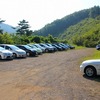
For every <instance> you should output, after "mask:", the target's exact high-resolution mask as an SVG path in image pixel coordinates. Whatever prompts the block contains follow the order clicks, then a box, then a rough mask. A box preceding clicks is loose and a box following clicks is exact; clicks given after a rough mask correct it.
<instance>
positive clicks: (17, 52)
mask: <svg viewBox="0 0 100 100" xmlns="http://www.w3.org/2000/svg"><path fill="white" fill-rule="evenodd" d="M0 46H1V47H3V48H5V49H6V50H10V51H11V52H12V53H13V58H17V57H23V58H26V52H25V51H24V50H22V49H20V48H18V47H17V46H15V45H10V44H0Z"/></svg>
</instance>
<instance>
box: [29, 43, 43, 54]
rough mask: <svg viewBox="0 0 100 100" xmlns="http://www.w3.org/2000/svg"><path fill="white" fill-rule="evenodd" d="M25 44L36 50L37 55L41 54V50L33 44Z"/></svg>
mask: <svg viewBox="0 0 100 100" xmlns="http://www.w3.org/2000/svg"><path fill="white" fill-rule="evenodd" d="M27 45H28V46H30V47H31V48H33V49H34V50H36V51H37V53H38V54H39V55H41V54H42V53H43V52H42V50H41V49H40V48H38V47H36V46H35V45H34V44H27Z"/></svg>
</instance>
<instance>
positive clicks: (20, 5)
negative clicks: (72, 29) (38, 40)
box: [0, 0, 100, 30]
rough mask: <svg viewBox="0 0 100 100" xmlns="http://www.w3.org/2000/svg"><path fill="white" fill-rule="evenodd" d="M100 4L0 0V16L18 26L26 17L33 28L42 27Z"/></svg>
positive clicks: (96, 1) (81, 0)
mask: <svg viewBox="0 0 100 100" xmlns="http://www.w3.org/2000/svg"><path fill="white" fill-rule="evenodd" d="M95 5H96V6H98V5H99V6H100V0H0V13H1V14H0V18H1V19H3V20H6V21H5V23H6V24H9V25H12V26H17V25H18V23H19V21H22V20H23V19H25V20H26V21H28V22H29V25H30V26H31V28H32V30H37V29H40V28H42V27H43V26H45V25H46V24H48V23H51V22H53V21H54V20H56V19H60V18H63V17H64V16H66V15H69V14H71V13H74V12H75V11H80V10H83V9H87V8H91V7H93V6H95Z"/></svg>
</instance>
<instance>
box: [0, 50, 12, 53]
mask: <svg viewBox="0 0 100 100" xmlns="http://www.w3.org/2000/svg"><path fill="white" fill-rule="evenodd" d="M1 52H2V53H12V52H11V51H9V50H2V51H1Z"/></svg>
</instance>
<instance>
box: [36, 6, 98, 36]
mask: <svg viewBox="0 0 100 100" xmlns="http://www.w3.org/2000/svg"><path fill="white" fill-rule="evenodd" d="M99 15H100V7H99V6H94V7H93V8H90V9H84V10H81V11H78V12H75V13H73V14H70V15H68V16H65V17H64V18H62V19H57V20H55V21H54V22H52V23H50V24H47V25H46V26H45V27H43V28H42V29H40V30H38V31H35V32H34V33H35V34H37V35H41V36H48V34H51V35H52V36H55V37H58V36H59V35H60V34H62V33H63V32H64V31H65V30H66V29H67V28H69V27H70V26H72V25H75V24H77V23H79V22H80V21H82V20H84V19H86V18H95V17H97V16H99Z"/></svg>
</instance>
